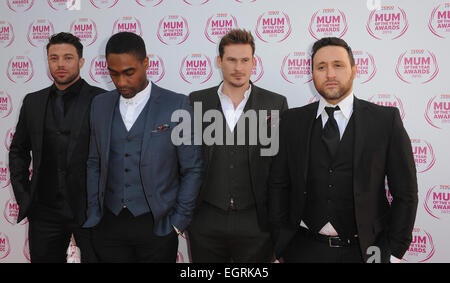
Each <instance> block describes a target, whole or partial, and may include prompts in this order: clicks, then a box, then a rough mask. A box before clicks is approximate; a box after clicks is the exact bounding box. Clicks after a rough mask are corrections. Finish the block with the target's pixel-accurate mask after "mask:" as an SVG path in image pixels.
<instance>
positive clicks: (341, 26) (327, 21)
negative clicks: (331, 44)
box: [309, 8, 348, 40]
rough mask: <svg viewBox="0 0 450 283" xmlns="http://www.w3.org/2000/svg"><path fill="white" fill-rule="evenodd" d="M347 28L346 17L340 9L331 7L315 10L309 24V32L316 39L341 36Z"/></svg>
mask: <svg viewBox="0 0 450 283" xmlns="http://www.w3.org/2000/svg"><path fill="white" fill-rule="evenodd" d="M347 30H348V24H347V17H346V16H345V14H344V13H343V12H342V11H341V10H339V9H333V8H332V9H322V10H318V11H316V12H315V13H314V14H313V15H312V17H311V22H310V24H309V33H310V34H311V35H312V37H314V38H315V39H317V40H319V39H320V38H322V37H339V38H342V37H343V36H344V35H345V33H346V32H347Z"/></svg>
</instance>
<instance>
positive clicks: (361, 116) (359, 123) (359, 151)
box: [353, 97, 370, 182]
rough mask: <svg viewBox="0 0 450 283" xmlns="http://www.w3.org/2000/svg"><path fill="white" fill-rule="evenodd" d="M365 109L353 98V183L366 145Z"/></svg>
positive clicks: (366, 122)
mask: <svg viewBox="0 0 450 283" xmlns="http://www.w3.org/2000/svg"><path fill="white" fill-rule="evenodd" d="M367 115H368V113H367V111H366V107H365V106H364V105H363V103H361V100H359V99H358V98H356V97H355V100H354V102H353V116H354V117H353V120H354V121H353V122H354V125H355V137H354V151H353V181H354V182H355V180H356V179H355V176H356V174H355V172H356V169H357V168H359V163H360V160H361V157H362V155H363V150H364V144H365V143H366V141H365V137H366V135H365V134H364V133H365V132H366V131H367V129H368V121H369V119H370V117H368V116H367Z"/></svg>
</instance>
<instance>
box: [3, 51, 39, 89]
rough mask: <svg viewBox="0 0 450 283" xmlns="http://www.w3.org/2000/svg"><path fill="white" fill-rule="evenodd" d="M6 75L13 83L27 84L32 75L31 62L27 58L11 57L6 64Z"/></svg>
mask: <svg viewBox="0 0 450 283" xmlns="http://www.w3.org/2000/svg"><path fill="white" fill-rule="evenodd" d="M6 75H7V76H8V79H9V80H10V81H12V82H13V83H27V82H29V81H30V80H31V79H32V78H33V75H34V70H33V62H31V59H30V58H28V57H27V56H13V57H12V58H11V59H10V60H9V62H8V69H7V70H6Z"/></svg>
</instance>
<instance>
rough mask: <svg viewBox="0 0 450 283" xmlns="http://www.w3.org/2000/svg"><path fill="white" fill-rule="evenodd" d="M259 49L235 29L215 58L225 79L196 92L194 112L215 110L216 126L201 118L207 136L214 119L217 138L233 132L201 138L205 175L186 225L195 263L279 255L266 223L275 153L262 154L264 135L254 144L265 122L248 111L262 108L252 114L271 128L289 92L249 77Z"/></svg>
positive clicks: (266, 258)
mask: <svg viewBox="0 0 450 283" xmlns="http://www.w3.org/2000/svg"><path fill="white" fill-rule="evenodd" d="M254 52H255V44H254V41H253V36H252V35H251V33H250V32H247V31H244V30H232V31H230V32H229V33H228V34H226V35H225V36H224V37H223V38H222V40H221V42H220V44H219V56H218V57H217V65H218V66H219V68H220V69H221V71H222V75H223V82H222V83H221V84H220V85H219V86H216V87H213V88H209V89H205V90H201V91H196V92H193V93H191V94H190V99H191V104H192V105H193V107H194V111H197V109H199V108H198V107H199V105H200V106H201V114H202V117H203V114H205V113H207V112H208V113H215V114H216V115H215V117H216V118H217V120H213V121H212V122H213V123H208V122H204V123H203V125H202V126H203V132H204V138H205V136H208V135H207V134H205V133H206V132H208V130H207V129H208V128H209V127H210V126H211V124H214V123H216V125H217V123H219V124H220V126H219V127H218V129H219V130H218V131H222V133H217V132H216V133H215V135H216V136H220V134H222V137H223V138H224V139H226V138H225V137H226V136H227V135H228V137H231V138H230V139H229V140H227V141H219V142H216V143H211V142H209V141H206V140H204V139H203V141H202V142H203V148H202V150H203V159H204V163H205V170H206V173H205V180H204V182H203V184H202V187H201V190H200V195H199V198H198V201H197V208H196V211H195V214H194V217H193V222H192V224H191V226H190V228H189V229H188V231H189V242H190V251H191V255H192V260H193V262H230V261H233V262H270V261H271V259H272V257H273V245H272V240H271V237H270V229H269V225H268V222H267V219H268V218H267V197H268V195H267V177H268V173H269V169H270V162H271V156H264V154H262V151H261V141H260V140H258V142H254V143H251V140H252V138H255V137H254V136H253V137H252V134H251V133H249V130H250V132H251V130H253V129H258V128H259V127H258V124H257V123H254V122H255V121H256V119H254V120H253V122H251V119H247V118H244V116H246V117H247V115H248V114H249V113H250V112H251V113H256V115H254V116H253V117H254V118H255V117H257V120H258V123H259V124H261V123H264V124H265V125H266V126H267V125H268V127H263V129H267V130H268V129H269V128H270V125H272V124H273V123H271V122H273V121H271V119H272V117H273V119H275V116H276V115H274V114H273V113H272V112H275V111H276V112H281V111H284V110H286V109H287V108H288V105H287V101H286V98H285V97H284V96H281V95H279V94H276V93H273V92H270V91H267V90H265V89H262V88H259V87H257V86H255V85H253V83H251V82H250V76H251V74H252V70H253V67H254V66H255V59H254ZM272 110H275V111H272ZM211 111H213V112H211ZM264 111H265V112H264ZM196 114H198V113H196ZM205 116H206V115H205ZM249 116H251V115H249ZM224 118H225V119H224ZM260 118H261V119H260ZM204 120H207V119H205V118H204ZM240 125H245V136H244V135H242V136H239V129H240ZM220 129H222V130H220ZM241 129H242V128H241ZM262 131H264V130H262ZM243 133H244V132H243ZM258 134H259V135H260V134H261V132H259V133H258ZM253 135H255V133H253ZM230 141H231V142H230Z"/></svg>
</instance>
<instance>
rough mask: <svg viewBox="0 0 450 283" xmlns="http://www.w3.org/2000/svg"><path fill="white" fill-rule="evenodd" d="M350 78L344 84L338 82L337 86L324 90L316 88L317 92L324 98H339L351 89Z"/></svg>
mask: <svg viewBox="0 0 450 283" xmlns="http://www.w3.org/2000/svg"><path fill="white" fill-rule="evenodd" d="M352 82H353V81H352V79H349V80H348V81H347V83H346V84H344V85H341V84H340V83H338V87H337V88H333V89H329V90H327V91H326V90H324V89H325V87H324V88H320V89H318V88H317V92H318V93H319V94H320V95H321V96H322V97H323V98H325V99H326V100H330V101H333V100H339V99H341V98H342V97H343V96H345V95H347V94H348V93H349V91H350V90H351V89H352V85H353V84H352Z"/></svg>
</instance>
